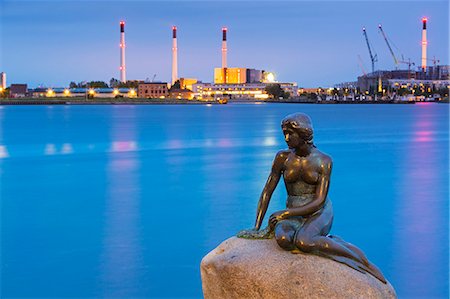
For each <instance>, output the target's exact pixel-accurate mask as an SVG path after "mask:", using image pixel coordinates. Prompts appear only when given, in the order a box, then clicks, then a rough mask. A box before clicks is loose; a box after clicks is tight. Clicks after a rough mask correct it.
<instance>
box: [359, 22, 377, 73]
mask: <svg viewBox="0 0 450 299" xmlns="http://www.w3.org/2000/svg"><path fill="white" fill-rule="evenodd" d="M362 30H363V34H364V37H365V38H366V43H367V48H368V49H369V54H370V60H371V61H372V73H373V72H375V62H377V61H378V58H377V54H375V55H373V54H372V49H371V48H370V43H369V38H368V37H367V32H366V27H363V29H362Z"/></svg>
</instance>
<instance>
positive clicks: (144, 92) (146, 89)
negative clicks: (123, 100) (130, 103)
mask: <svg viewBox="0 0 450 299" xmlns="http://www.w3.org/2000/svg"><path fill="white" fill-rule="evenodd" d="M168 95H169V88H168V84H167V83H165V82H146V83H139V85H138V97H139V98H163V97H164V98H165V97H167V96H168Z"/></svg>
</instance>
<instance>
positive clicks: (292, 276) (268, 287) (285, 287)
mask: <svg viewBox="0 0 450 299" xmlns="http://www.w3.org/2000/svg"><path fill="white" fill-rule="evenodd" d="M200 268H201V275H202V286H203V295H204V297H205V298H206V299H218V298H227V299H231V298H271V299H272V298H273V299H276V298H396V294H395V291H394V289H393V287H392V286H391V284H390V283H389V282H388V283H387V284H384V283H382V282H381V281H379V280H378V279H376V278H375V277H373V276H372V275H370V274H364V273H360V272H358V271H356V270H354V269H352V268H350V267H348V266H346V265H344V264H340V263H338V262H335V261H333V260H330V259H327V258H323V257H319V256H316V255H311V254H304V253H298V254H292V253H290V252H288V251H284V250H283V249H281V248H280V247H279V246H278V244H277V243H276V241H275V240H274V239H270V240H247V239H241V238H236V237H233V238H230V239H228V240H226V241H224V242H223V243H222V244H220V245H219V246H218V247H217V248H216V249H214V250H213V251H211V252H210V253H208V254H207V255H206V256H205V257H204V258H203V260H202V262H201V266H200Z"/></svg>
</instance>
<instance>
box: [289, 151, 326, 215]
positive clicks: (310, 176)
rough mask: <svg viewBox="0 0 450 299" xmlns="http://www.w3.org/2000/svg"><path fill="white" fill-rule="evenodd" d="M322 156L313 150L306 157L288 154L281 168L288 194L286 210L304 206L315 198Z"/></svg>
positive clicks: (292, 153)
mask: <svg viewBox="0 0 450 299" xmlns="http://www.w3.org/2000/svg"><path fill="white" fill-rule="evenodd" d="M322 155H323V154H322V153H320V152H319V151H318V150H316V149H314V151H313V152H311V153H310V154H309V155H308V156H306V157H299V156H297V155H296V154H295V153H294V152H290V153H289V154H288V155H287V157H286V160H285V162H284V166H283V178H284V183H285V186H286V190H287V193H288V200H287V202H286V207H287V208H294V207H298V206H302V205H305V204H307V203H309V202H311V201H312V200H314V198H315V193H316V188H317V184H318V181H319V169H320V163H321V156H322Z"/></svg>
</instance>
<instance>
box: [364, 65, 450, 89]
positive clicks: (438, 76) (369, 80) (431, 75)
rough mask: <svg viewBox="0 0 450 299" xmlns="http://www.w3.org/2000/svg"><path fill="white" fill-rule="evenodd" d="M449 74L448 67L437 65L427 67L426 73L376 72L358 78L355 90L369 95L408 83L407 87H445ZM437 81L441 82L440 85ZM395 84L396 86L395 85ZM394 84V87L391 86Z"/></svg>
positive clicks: (405, 71) (410, 71)
mask: <svg viewBox="0 0 450 299" xmlns="http://www.w3.org/2000/svg"><path fill="white" fill-rule="evenodd" d="M449 73H450V66H448V65H437V66H431V67H427V69H426V72H423V71H422V70H419V71H414V70H392V71H376V72H373V73H369V74H367V75H364V76H360V77H358V82H357V88H358V89H359V90H360V91H361V92H368V93H370V94H372V93H374V92H377V91H387V90H390V89H391V88H396V87H398V86H402V85H404V86H406V85H408V84H406V85H405V84H400V82H403V83H404V82H406V81H409V86H414V85H418V84H422V86H425V87H426V88H428V87H429V88H430V89H432V88H433V85H434V86H437V85H439V86H441V85H446V84H447V83H446V82H448V80H450V77H449ZM438 81H441V82H440V83H439V82H438ZM395 82H397V83H398V84H397V85H395ZM393 83H394V85H392V84H393Z"/></svg>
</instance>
